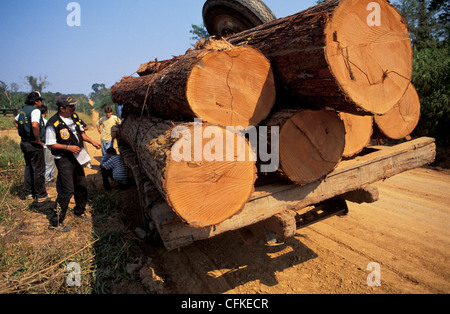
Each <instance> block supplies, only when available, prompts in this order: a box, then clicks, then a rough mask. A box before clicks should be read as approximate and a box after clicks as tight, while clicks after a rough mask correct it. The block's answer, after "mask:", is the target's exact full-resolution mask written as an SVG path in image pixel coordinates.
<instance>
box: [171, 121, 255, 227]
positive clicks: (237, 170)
mask: <svg viewBox="0 0 450 314" xmlns="http://www.w3.org/2000/svg"><path fill="white" fill-rule="evenodd" d="M217 130H218V132H219V133H221V132H223V138H222V139H223V141H224V142H223V146H222V145H221V143H220V142H221V141H222V139H221V138H220V137H221V135H220V134H219V133H216V135H215V139H213V140H211V141H208V142H206V141H205V140H204V141H203V143H202V145H201V146H200V147H197V149H199V148H200V149H201V151H202V152H203V153H204V155H203V158H202V159H201V160H200V161H195V147H194V144H195V143H194V142H193V143H192V146H191V160H192V161H184V160H181V161H176V160H175V159H174V158H172V157H173V155H172V157H169V158H168V162H167V163H166V169H165V173H164V188H165V191H166V199H167V201H168V203H169V204H170V205H171V207H172V209H173V210H174V211H175V212H176V213H177V215H178V216H179V217H180V218H181V219H182V220H183V221H185V222H186V223H187V224H188V225H189V226H192V227H195V228H206V227H209V226H214V225H217V224H219V223H221V222H223V221H225V220H226V219H228V218H230V217H232V216H234V215H235V214H238V213H239V212H240V211H241V210H242V208H243V207H244V205H245V203H246V202H247V201H248V200H249V199H250V196H251V194H252V193H253V187H254V183H255V180H256V166H255V161H249V159H250V158H249V157H248V154H247V155H246V156H247V157H246V158H245V161H238V159H237V156H239V154H238V151H237V148H236V147H237V145H236V147H234V148H233V150H232V151H231V152H229V151H227V150H228V147H227V146H226V143H225V141H226V138H227V137H228V138H230V136H233V137H236V134H234V133H232V132H229V131H226V130H225V129H224V128H218V127H217ZM233 137H232V138H233ZM213 142H214V143H215V145H212V143H213ZM221 146H222V147H221ZM187 147H188V146H183V147H182V150H184V149H187ZM177 149H178V148H177ZM245 151H246V152H249V151H250V150H249V145H248V142H246V144H245ZM210 152H212V154H213V155H215V158H213V159H214V160H212V161H211V158H212V157H213V156H209V157H207V155H206V154H209V153H210ZM205 158H208V159H209V161H208V160H205ZM220 159H222V160H220ZM227 160H230V161H227Z"/></svg>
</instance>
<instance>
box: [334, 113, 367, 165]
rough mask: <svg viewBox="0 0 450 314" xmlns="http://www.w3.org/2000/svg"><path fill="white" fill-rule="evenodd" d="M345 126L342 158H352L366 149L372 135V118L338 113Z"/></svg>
mask: <svg viewBox="0 0 450 314" xmlns="http://www.w3.org/2000/svg"><path fill="white" fill-rule="evenodd" d="M339 117H340V118H341V120H342V121H343V122H344V125H345V149H344V154H343V156H344V157H352V156H354V155H356V154H358V153H360V152H361V151H362V150H363V149H364V147H366V146H367V145H368V144H369V142H370V139H371V138H372V133H373V117H372V116H360V115H354V114H351V113H346V112H339Z"/></svg>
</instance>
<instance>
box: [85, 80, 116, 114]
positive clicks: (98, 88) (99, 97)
mask: <svg viewBox="0 0 450 314" xmlns="http://www.w3.org/2000/svg"><path fill="white" fill-rule="evenodd" d="M92 90H93V92H92V93H90V94H89V98H90V99H91V100H92V101H93V102H94V109H95V110H97V111H98V112H103V109H104V108H105V107H106V106H108V105H109V106H111V107H112V108H113V109H114V108H115V105H114V103H113V101H112V99H111V89H109V88H106V86H105V84H98V83H95V84H93V85H92Z"/></svg>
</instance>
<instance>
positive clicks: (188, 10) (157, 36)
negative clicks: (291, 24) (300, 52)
mask: <svg viewBox="0 0 450 314" xmlns="http://www.w3.org/2000/svg"><path fill="white" fill-rule="evenodd" d="M71 2H72V1H70V0H0V45H1V49H0V81H3V82H5V83H6V84H11V83H13V82H14V83H17V84H19V85H20V91H26V92H28V91H30V90H29V89H30V87H29V85H28V84H27V83H26V82H25V77H26V76H30V75H32V76H35V77H39V76H47V81H48V82H49V83H50V85H49V86H48V87H47V88H46V89H45V90H44V92H61V93H66V94H86V95H88V94H89V93H91V92H92V88H91V87H92V85H93V84H95V83H100V84H105V85H106V86H107V87H111V86H112V85H114V84H115V83H116V82H118V81H120V79H121V78H122V77H123V76H129V75H132V74H133V73H134V72H135V71H136V70H137V69H138V68H139V65H141V64H142V63H145V62H148V61H150V60H154V59H155V58H157V59H158V60H167V59H170V58H172V56H177V55H182V54H184V53H185V52H186V50H187V49H189V48H191V45H192V44H193V43H194V42H193V40H191V39H190V37H191V36H192V34H190V33H189V31H190V30H191V25H192V24H196V25H199V24H201V23H202V22H203V19H202V8H203V4H204V3H205V0H162V1H161V0H127V1H125V0H78V1H76V3H78V4H79V9H80V11H79V12H80V14H79V17H80V19H79V22H80V26H77V25H75V26H69V25H68V22H67V19H68V16H69V15H70V16H69V17H70V18H69V20H70V21H72V22H76V20H75V19H74V18H73V14H74V12H75V10H74V9H73V7H69V10H68V5H69V4H70V3H71ZM264 2H265V3H266V5H267V6H268V7H269V8H270V9H271V10H272V11H273V13H274V14H275V16H276V17H277V18H281V17H285V16H288V15H292V14H295V13H297V12H300V11H303V10H305V9H307V8H309V7H311V6H313V5H314V4H315V3H316V0H265V1H264Z"/></svg>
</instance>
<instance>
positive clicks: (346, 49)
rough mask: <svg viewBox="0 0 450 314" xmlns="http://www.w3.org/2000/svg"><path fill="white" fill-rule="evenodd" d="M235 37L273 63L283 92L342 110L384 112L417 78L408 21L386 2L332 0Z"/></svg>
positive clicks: (234, 41)
mask: <svg viewBox="0 0 450 314" xmlns="http://www.w3.org/2000/svg"><path fill="white" fill-rule="evenodd" d="M378 7H379V10H378ZM374 8H375V11H373V10H374ZM377 17H380V19H381V20H380V26H378V25H374V26H371V25H373V24H372V23H374V22H375V23H377V22H378V21H377V19H376V18H377ZM228 41H229V42H230V43H232V44H234V45H238V44H243V43H246V44H248V45H249V46H251V47H254V48H256V49H258V50H260V51H261V52H262V53H263V54H264V55H265V56H266V57H267V58H268V59H269V60H270V61H271V63H272V66H273V68H274V74H275V77H276V80H277V84H278V88H279V92H280V94H285V95H287V96H289V97H295V98H297V99H301V100H302V101H307V102H311V103H315V104H321V105H324V106H332V107H334V108H335V109H336V110H338V111H344V112H351V113H352V112H353V113H361V112H362V113H369V114H384V113H386V112H387V111H389V110H390V109H391V108H392V107H393V106H394V105H395V104H396V103H398V101H399V100H400V98H401V97H402V95H403V93H404V92H405V90H406V88H407V86H408V84H409V83H410V80H411V75H412V48H411V43H410V38H409V35H408V30H407V27H406V22H405V21H404V20H403V18H402V17H401V16H400V14H399V13H398V11H397V10H396V9H395V8H394V7H393V6H392V5H390V4H389V3H388V2H387V1H385V0H330V1H326V2H324V3H322V4H319V5H317V6H314V7H312V8H310V9H308V10H305V11H302V12H300V13H298V14H295V15H292V16H289V17H286V18H282V19H278V20H275V21H272V22H269V23H267V24H264V25H261V26H258V27H255V28H253V29H251V30H248V31H244V32H241V33H238V34H235V35H233V36H231V37H229V38H228Z"/></svg>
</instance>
